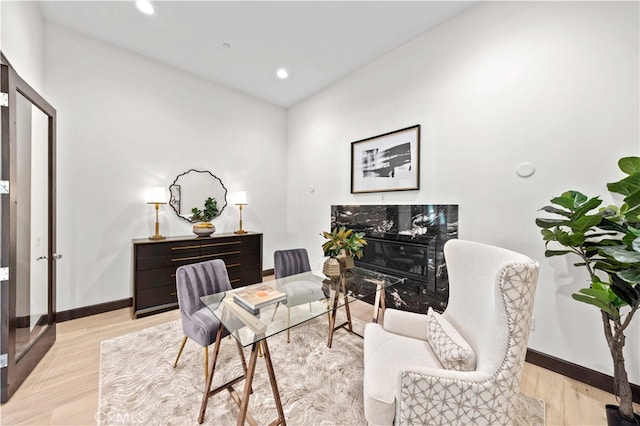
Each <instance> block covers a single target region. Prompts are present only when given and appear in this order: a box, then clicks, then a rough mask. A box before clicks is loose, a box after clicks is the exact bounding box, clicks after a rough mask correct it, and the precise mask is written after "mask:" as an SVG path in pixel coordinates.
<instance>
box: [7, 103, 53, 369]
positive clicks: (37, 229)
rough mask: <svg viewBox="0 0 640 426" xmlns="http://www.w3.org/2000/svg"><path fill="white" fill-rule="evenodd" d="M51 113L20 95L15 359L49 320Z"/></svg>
mask: <svg viewBox="0 0 640 426" xmlns="http://www.w3.org/2000/svg"><path fill="white" fill-rule="evenodd" d="M47 132H48V117H47V115H46V114H44V113H43V112H42V111H40V110H39V109H38V108H36V107H35V106H34V105H32V104H31V102H29V100H28V99H26V98H25V97H24V96H22V95H21V94H20V93H18V94H17V96H16V138H17V139H16V140H17V148H16V151H17V153H16V154H17V163H18V164H17V168H16V170H17V173H18V176H17V182H18V183H19V184H17V185H15V186H14V187H12V188H11V190H12V191H16V201H17V210H18V214H17V236H16V237H17V238H16V252H17V253H16V261H17V265H16V266H17V268H16V269H17V270H16V276H15V278H16V360H18V359H19V358H20V356H21V355H22V354H23V353H24V352H25V351H26V350H27V349H28V348H29V347H30V345H31V344H32V343H33V342H34V341H35V340H36V338H37V336H38V335H39V334H40V333H42V332H43V331H44V330H45V329H46V327H47V325H48V324H49V321H50V316H49V315H48V314H49V312H48V299H49V294H48V262H49V261H50V260H49V259H48V258H47V256H48V245H49V243H48V232H47V219H48V215H47V208H48V199H47V193H48V191H47V183H48V162H47V159H48V137H47Z"/></svg>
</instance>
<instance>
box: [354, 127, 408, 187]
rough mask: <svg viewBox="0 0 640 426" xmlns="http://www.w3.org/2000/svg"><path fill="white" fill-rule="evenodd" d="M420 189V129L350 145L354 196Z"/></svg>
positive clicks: (404, 130)
mask: <svg viewBox="0 0 640 426" xmlns="http://www.w3.org/2000/svg"><path fill="white" fill-rule="evenodd" d="M419 189H420V125H419V124H417V125H415V126H411V127H405V128H404V129H400V130H394V131H392V132H388V133H384V134H382V135H377V136H373V137H370V138H367V139H362V140H359V141H355V142H351V193H352V194H361V193H370V192H389V191H413V190H419Z"/></svg>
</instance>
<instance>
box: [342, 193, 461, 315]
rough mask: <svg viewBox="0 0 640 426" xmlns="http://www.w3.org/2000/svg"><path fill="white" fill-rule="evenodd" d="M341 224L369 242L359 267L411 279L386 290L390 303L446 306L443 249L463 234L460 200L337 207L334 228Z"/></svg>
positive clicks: (411, 307)
mask: <svg viewBox="0 0 640 426" xmlns="http://www.w3.org/2000/svg"><path fill="white" fill-rule="evenodd" d="M336 226H338V227H340V226H344V227H346V228H348V229H353V230H354V231H360V232H364V233H365V238H366V240H367V242H368V245H367V246H365V250H364V255H363V257H362V259H360V260H356V265H358V266H362V267H365V268H368V269H373V270H377V271H380V272H385V273H388V274H391V275H396V276H400V277H403V278H406V280H405V283H404V284H402V285H399V286H395V287H393V288H390V289H387V293H386V300H387V307H392V308H395V309H400V310H405V311H411V312H420V313H426V312H427V309H428V308H429V306H431V307H433V308H434V309H435V310H437V311H443V310H444V308H446V306H447V301H448V298H449V281H448V276H447V268H446V264H445V260H444V254H443V251H442V248H443V246H444V243H445V242H446V241H447V240H449V239H451V238H458V205H457V204H395V205H333V206H331V228H334V227H336ZM369 302H372V300H371V301H369Z"/></svg>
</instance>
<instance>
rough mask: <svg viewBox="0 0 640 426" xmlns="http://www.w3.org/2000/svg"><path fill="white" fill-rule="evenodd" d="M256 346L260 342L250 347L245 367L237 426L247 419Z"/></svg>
mask: <svg viewBox="0 0 640 426" xmlns="http://www.w3.org/2000/svg"><path fill="white" fill-rule="evenodd" d="M258 346H260V342H255V343H254V344H253V346H251V357H250V358H249V366H248V367H247V374H246V376H247V377H246V380H245V382H244V392H243V394H242V400H241V401H240V413H239V415H238V426H243V425H244V421H245V420H246V418H247V409H248V408H249V395H250V392H251V383H252V382H253V374H254V373H255V371H256V361H257V360H258Z"/></svg>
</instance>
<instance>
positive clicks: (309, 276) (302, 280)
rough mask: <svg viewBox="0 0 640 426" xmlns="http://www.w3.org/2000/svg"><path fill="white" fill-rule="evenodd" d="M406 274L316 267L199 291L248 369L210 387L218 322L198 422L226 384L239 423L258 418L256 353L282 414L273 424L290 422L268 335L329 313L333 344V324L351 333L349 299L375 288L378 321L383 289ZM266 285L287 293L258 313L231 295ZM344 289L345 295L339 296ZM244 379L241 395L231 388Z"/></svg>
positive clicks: (360, 296) (330, 337)
mask: <svg viewBox="0 0 640 426" xmlns="http://www.w3.org/2000/svg"><path fill="white" fill-rule="evenodd" d="M403 280H404V278H397V277H393V276H390V275H386V274H382V273H379V272H375V271H371V270H368V269H364V268H358V267H355V268H352V269H350V270H348V271H345V272H342V273H341V274H340V276H339V277H336V278H333V279H330V278H327V277H326V276H325V275H324V274H322V273H321V272H315V271H312V272H305V273H302V274H296V275H291V276H288V277H285V278H278V279H276V280H273V281H265V282H262V283H259V284H254V285H251V286H245V287H241V288H239V289H234V290H229V291H226V292H224V293H218V294H212V295H209V296H204V297H201V298H200V300H201V301H202V302H203V303H204V304H205V305H206V306H207V307H208V308H209V309H210V310H211V311H212V312H213V314H214V315H215V316H216V318H218V319H219V320H220V322H221V324H222V325H223V326H224V329H226V330H227V331H228V332H229V333H231V335H233V337H234V338H235V340H236V344H237V345H238V348H239V351H240V356H241V358H242V365H243V369H244V374H243V375H241V376H239V377H237V378H235V379H233V380H231V381H229V382H227V383H225V384H223V385H221V386H218V387H217V388H215V389H213V390H212V389H211V384H212V381H213V375H214V373H215V366H216V360H217V358H218V351H219V349H220V342H221V340H222V337H223V327H220V328H219V330H218V333H217V335H216V341H215V345H214V354H213V361H212V362H211V364H210V365H209V373H208V376H207V383H206V387H205V391H204V393H203V397H202V404H201V406H200V415H199V417H198V422H199V423H202V422H203V421H204V415H205V411H206V408H207V401H208V399H209V398H210V397H211V396H213V395H215V394H216V393H218V392H220V391H222V390H224V389H226V390H227V391H229V393H230V394H231V396H232V397H233V399H234V400H235V401H236V403H237V404H238V405H239V406H240V412H239V414H238V422H237V424H238V426H241V425H244V424H245V420H246V421H248V422H249V424H256V422H255V420H254V419H253V418H252V417H251V414H250V413H249V412H248V407H249V397H250V395H251V393H252V392H254V391H255V389H253V388H252V387H251V386H252V383H253V376H254V373H255V368H256V362H257V359H258V354H259V353H263V354H264V360H265V363H266V367H267V372H268V374H269V381H270V384H271V390H272V392H273V397H274V400H275V405H276V410H277V412H278V419H277V420H275V421H274V422H272V423H271V425H270V426H275V425H286V420H285V417H284V410H283V408H282V402H281V400H280V392H279V391H278V385H277V383H276V376H275V372H274V369H273V364H272V362H271V354H270V352H269V345H268V344H267V340H268V338H269V337H271V336H274V335H276V334H279V333H282V332H283V331H288V330H289V329H291V328H292V327H295V326H297V325H300V324H302V323H305V322H307V321H309V320H312V319H313V318H316V317H319V316H321V315H327V314H328V316H329V341H328V343H327V346H329V347H331V342H332V338H333V332H334V331H335V330H337V329H339V328H343V327H344V328H348V330H349V331H350V332H351V333H353V330H352V326H351V314H350V311H349V301H350V300H351V301H353V300H356V299H363V298H365V297H367V296H369V295H372V294H374V293H375V302H374V308H373V309H374V315H373V320H374V321H377V318H378V310H379V308H382V310H383V311H384V308H385V302H384V293H385V292H384V289H385V288H387V287H391V286H394V285H396V284H398V283H400V282H402V281H403ZM264 285H267V286H269V287H271V288H273V289H276V290H279V291H281V292H283V293H285V294H286V296H287V299H286V302H285V301H283V302H276V303H272V304H269V305H267V306H264V307H263V308H261V309H260V310H259V311H258V312H257V313H256V314H253V313H252V312H249V310H247V309H245V308H243V307H242V306H240V305H239V304H237V303H236V302H235V300H234V297H233V294H234V293H235V292H238V291H246V290H250V289H252V288H256V287H260V286H264ZM341 294H342V297H340V295H341ZM342 306H344V307H345V311H346V314H347V322H345V323H343V324H340V325H338V326H336V324H335V320H336V311H337V309H338V308H340V307H342ZM283 307H284V308H283ZM243 346H244V347H247V346H251V356H250V359H249V364H248V365H247V363H246V360H245V358H244V354H243V351H242V347H243ZM241 380H245V383H244V392H243V393H242V396H240V395H238V393H237V392H236V391H235V389H234V388H233V385H235V384H236V383H238V382H239V381H241Z"/></svg>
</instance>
